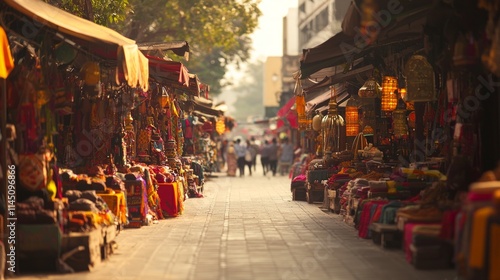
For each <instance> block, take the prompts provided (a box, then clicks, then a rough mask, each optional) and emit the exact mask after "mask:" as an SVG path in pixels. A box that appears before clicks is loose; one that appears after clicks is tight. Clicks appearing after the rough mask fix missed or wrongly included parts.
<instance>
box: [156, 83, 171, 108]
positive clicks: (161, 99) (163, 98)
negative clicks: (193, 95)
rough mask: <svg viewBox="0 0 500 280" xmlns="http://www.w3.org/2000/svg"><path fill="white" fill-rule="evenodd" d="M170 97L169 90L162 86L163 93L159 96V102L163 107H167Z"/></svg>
mask: <svg viewBox="0 0 500 280" xmlns="http://www.w3.org/2000/svg"><path fill="white" fill-rule="evenodd" d="M168 98H169V96H168V92H167V90H166V89H165V88H164V87H162V88H161V94H160V96H159V97H158V103H159V104H160V106H161V107H162V108H165V106H167V104H168Z"/></svg>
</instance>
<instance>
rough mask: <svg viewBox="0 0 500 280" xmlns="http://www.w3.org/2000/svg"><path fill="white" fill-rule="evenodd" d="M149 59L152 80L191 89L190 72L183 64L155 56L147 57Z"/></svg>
mask: <svg viewBox="0 0 500 280" xmlns="http://www.w3.org/2000/svg"><path fill="white" fill-rule="evenodd" d="M147 58H148V60H149V71H150V72H151V77H152V78H154V79H156V80H159V81H166V82H170V83H174V82H176V83H178V84H179V85H183V86H185V87H189V83H190V77H189V72H188V70H187V68H186V67H185V66H184V65H183V64H182V63H180V62H177V61H169V60H165V59H163V58H159V57H154V56H147Z"/></svg>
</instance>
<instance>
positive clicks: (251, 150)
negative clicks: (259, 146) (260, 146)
mask: <svg viewBox="0 0 500 280" xmlns="http://www.w3.org/2000/svg"><path fill="white" fill-rule="evenodd" d="M246 148H247V150H246V153H245V165H246V166H248V170H249V173H248V174H250V176H252V166H253V160H254V159H255V157H256V156H257V152H258V151H257V150H256V149H255V147H254V146H252V144H251V143H250V140H247V147H246Z"/></svg>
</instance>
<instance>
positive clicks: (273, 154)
mask: <svg viewBox="0 0 500 280" xmlns="http://www.w3.org/2000/svg"><path fill="white" fill-rule="evenodd" d="M277 165H278V141H277V140H276V138H273V140H272V141H271V145H269V169H271V172H273V176H275V175H276V167H277Z"/></svg>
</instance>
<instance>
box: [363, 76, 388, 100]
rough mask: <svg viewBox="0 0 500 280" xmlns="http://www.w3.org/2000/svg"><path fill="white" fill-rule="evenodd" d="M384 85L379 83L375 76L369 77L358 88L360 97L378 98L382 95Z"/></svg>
mask: <svg viewBox="0 0 500 280" xmlns="http://www.w3.org/2000/svg"><path fill="white" fill-rule="evenodd" d="M381 91H382V87H380V85H379V84H378V83H377V81H376V80H375V78H374V77H371V78H369V79H368V80H366V82H365V83H364V84H363V86H362V87H361V88H359V90H358V96H359V97H360V98H376V97H379V96H380V92H381Z"/></svg>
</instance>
